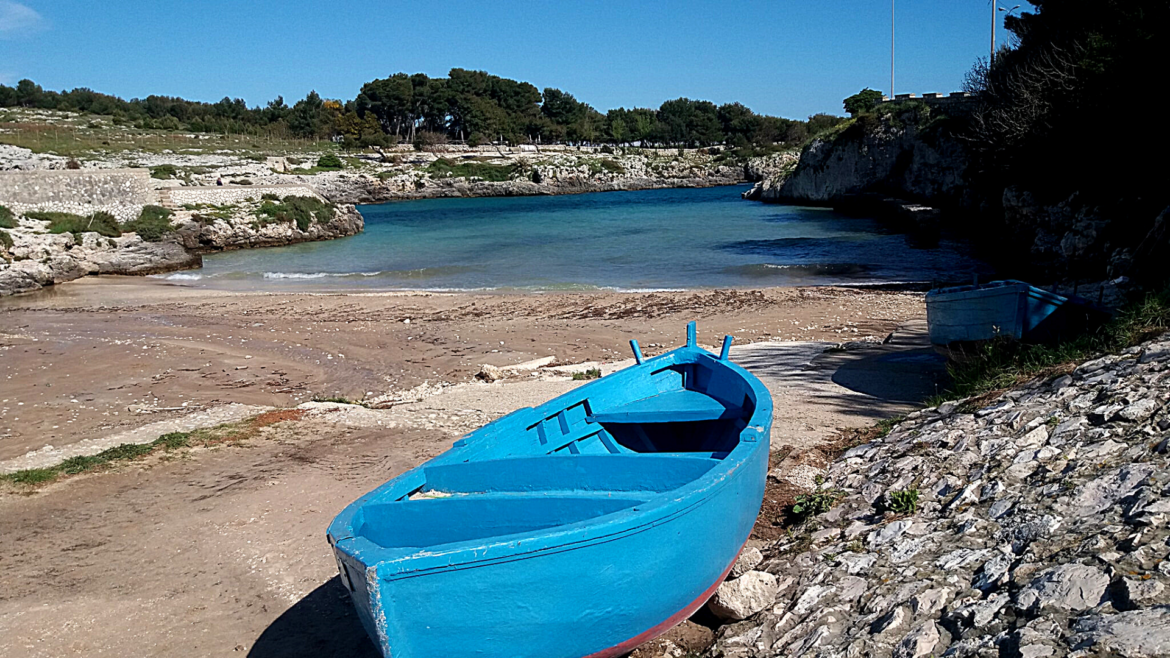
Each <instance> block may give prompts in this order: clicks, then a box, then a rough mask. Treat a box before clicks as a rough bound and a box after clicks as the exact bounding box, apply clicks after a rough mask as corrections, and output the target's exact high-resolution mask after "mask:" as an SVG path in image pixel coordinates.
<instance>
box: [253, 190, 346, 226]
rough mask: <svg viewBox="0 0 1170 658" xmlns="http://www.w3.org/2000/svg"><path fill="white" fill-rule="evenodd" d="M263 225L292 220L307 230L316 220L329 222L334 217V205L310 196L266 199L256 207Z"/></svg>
mask: <svg viewBox="0 0 1170 658" xmlns="http://www.w3.org/2000/svg"><path fill="white" fill-rule="evenodd" d="M256 217H257V218H258V219H259V223H260V225H261V226H263V225H266V224H272V223H276V222H292V223H295V224H296V225H297V228H298V229H300V230H302V231H307V230H308V229H309V225H311V224H312V223H313V222H314V221H315V222H317V223H318V224H328V223H329V222H330V220H332V219H333V205H332V204H329V203H325V202H324V201H322V200H320V199H318V198H316V197H309V196H286V197H284V200H282V201H280V202H273V201H271V200H267V199H266V200H265V201H264V202H263V203H261V204H260V207H259V208H257V209H256Z"/></svg>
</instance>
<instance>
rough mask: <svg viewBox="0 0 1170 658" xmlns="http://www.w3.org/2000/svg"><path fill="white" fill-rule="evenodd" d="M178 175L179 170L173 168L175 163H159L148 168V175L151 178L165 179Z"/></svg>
mask: <svg viewBox="0 0 1170 658" xmlns="http://www.w3.org/2000/svg"><path fill="white" fill-rule="evenodd" d="M178 175H179V170H178V169H176V168H175V165H171V164H164V165H159V166H157V167H151V168H150V177H151V178H158V179H160V180H167V179H170V178H175V177H177V176H178Z"/></svg>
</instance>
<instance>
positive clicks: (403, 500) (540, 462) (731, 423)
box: [354, 358, 755, 549]
mask: <svg viewBox="0 0 1170 658" xmlns="http://www.w3.org/2000/svg"><path fill="white" fill-rule="evenodd" d="M630 370H631V371H634V370H635V369H630ZM640 370H641V372H629V373H628V374H627V373H625V372H623V373H618V374H617V375H614V376H610V377H607V378H605V379H603V380H599V381H598V382H594V383H591V384H589V385H586V386H583V387H581V388H580V389H577V391H575V393H578V395H575V396H574V395H570V396H563V397H562V398H558V399H557V400H554V401H552V402H551V403H549V404H548V405H544V406H542V407H537V408H535V409H530V410H526V412H525V413H523V414H522V415H520V416H519V417H518V418H516V419H513V420H512V422H510V423H503V422H500V423H497V424H496V426H495V427H493V426H492V425H489V426H487V427H485V428H484V430H481V431H498V432H504V433H506V434H508V435H510V436H499V435H497V436H493V437H490V440H485V441H484V444H492V445H506V446H509V447H508V449H506V450H503V451H502V453H501V454H493V453H487V454H479V455H478V456H477V458H474V459H472V458H469V459H466V460H464V461H454V460H450V459H449V460H438V461H437V462H432V463H431V464H428V465H426V466H424V467H423V468H421V469H418V471H416V472H415V474H416V476H415V479H413V480H412V481H411V484H410V485H409V486H408V487H405V488H401V489H398V490H396V491H394V492H393V493H392V495H391V496H389V497H386V498H384V499H382V500H378V499H375V500H371V501H369V502H368V503H367V504H366V505H365V506H363V508H362V510H361V512H360V513H359V515H358V516H357V517H355V519H354V530H355V531H356V534H357V535H359V536H362V537H365V538H366V539H368V540H369V541H371V542H373V543H375V544H377V545H379V546H382V547H384V548H401V549H408V548H424V547H434V546H439V545H446V544H455V543H459V542H467V541H476V540H478V541H486V540H488V539H489V538H497V537H504V536H508V535H518V534H523V533H531V532H537V531H547V530H549V529H550V528H555V527H557V526H566V525H571V524H576V523H581V522H584V521H589V520H592V519H597V518H599V517H602V516H606V515H609V514H613V513H616V512H620V511H623V510H627V509H631V508H635V509H636V507H637V506H638V505H641V504H644V503H647V502H648V501H651V500H652V499H654V498H657V497H660V496H662V495H663V494H666V493H668V492H670V491H674V490H676V489H679V488H681V487H685V486H687V485H689V484H691V483H692V482H694V481H696V480H698V479H699V478H702V477H703V476H704V475H706V474H707V473H708V472H710V471H711V470H712V469H713V468H715V467H716V466H717V465H718V464H719V463H720V462H721V461H722V460H724V459H725V458H726V457H727V456H728V455H729V454H730V453H731V452H732V450H733V449H734V448H735V447H736V446H737V445H738V444H739V442H740V441H741V440H742V439H741V433H742V432H743V430H744V429H745V428H746V427H747V425H748V422H749V420H750V419H751V416H752V413H753V412H754V411H755V404H754V403H753V401H752V399H753V398H752V395H751V390H750V385H749V384H748V383H747V382H746V381H745V380H744V379H743V378H742V377H741V376H740V375H738V374H736V373H734V372H731V369H730V368H727V367H726V366H724V365H723V364H722V363H720V362H719V361H717V360H715V359H714V358H710V359H705V360H699V361H698V362H693V363H684V364H670V365H665V366H663V367H662V368H660V369H640ZM623 375H625V376H624V377H623ZM641 393H645V395H642V394H641ZM553 403H556V404H555V405H554V404H553ZM517 435H519V436H517ZM469 440H470V441H472V442H474V441H475V437H474V436H473V437H469ZM469 447H470V446H469ZM420 476H421V477H420Z"/></svg>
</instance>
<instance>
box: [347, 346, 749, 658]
mask: <svg viewBox="0 0 1170 658" xmlns="http://www.w3.org/2000/svg"><path fill="white" fill-rule="evenodd" d="M729 347H730V339H729V338H728V339H726V340H725V341H724V347H723V350H722V353H721V355H720V356H719V357H716V356H715V355H713V354H711V353H708V352H706V351H704V350H702V349H700V348H698V347H697V345H696V339H695V328H694V325H693V323H692V324H691V325H690V326H688V336H687V346H686V347H683V348H679V349H677V350H674V351H672V352H668V353H666V354H663V355H661V356H658V357H655V358H653V359H650V360H644V359H643V358H642V356H641V353H640V351H639V350H638V349H637V346H636V345H635V355H636V360H637V365H635V366H632V367H630V368H626V369H624V370H622V371H619V372H617V373H614V374H612V375H609V376H607V377H603V378H601V379H599V380H597V381H595V382H591V383H589V384H586V385H584V386H581V387H579V388H576V389H574V390H573V391H571V392H569V393H566V394H564V395H562V396H560V397H558V398H556V399H554V400H550V401H549V402H547V403H545V404H543V405H540V406H538V407H534V408H526V409H521V410H517V411H516V412H513V413H512V414H509V415H508V416H506V417H504V418H501V419H498V420H496V421H495V422H493V423H491V424H489V425H486V426H484V427H483V428H480V429H479V430H476V431H475V432H473V433H472V434H470V435H468V436H467V437H464V438H463V439H460V440H459V441H457V442H456V443H455V445H454V446H453V447H452V449H451V450H449V451H447V452H446V453H444V454H443V455H440V456H439V457H436V458H435V459H433V460H431V461H429V462H427V463H426V464H423V465H422V466H420V467H418V468H415V469H412V470H411V471H408V472H407V473H404V474H403V475H401V476H399V477H397V478H394V479H393V480H391V481H389V482H387V483H385V484H384V485H382V486H381V487H378V488H377V489H375V490H374V491H372V492H370V493H368V494H366V495H365V496H363V497H362V498H360V499H358V500H357V501H355V502H354V503H353V504H351V505H350V506H349V507H347V508H346V509H345V510H344V511H342V513H341V514H339V515H338V516H337V518H335V519H334V521H333V523H332V524H331V525H330V528H329V533H328V538H329V542H330V544H331V545H332V547H333V550H334V554H335V556H336V558H337V561H338V567H339V571H340V573H341V580H342V582H343V583H344V584H345V586H346V587H347V588H348V589H349V591H350V595H351V597H352V599H353V601H354V604H355V606H356V607H357V610H358V614H359V617H360V619H361V621H362V623H363V625H364V626H365V627H366V630H367V631H368V633H369V635H370V637H371V638H373V640H374V641H375V643H376V644H377V645H378V647H379V649H380V650H381V652H382V654H383V655H384V656H387V657H393V658H453V657H458V656H483V657H486V658H491V657H499V658H584V657H591V656H618V655H621V654H623V653H625V652H627V651H629V650H632V649H633V648H634V647H635V646H637V644H640V643H641V642H645V641H647V640H649V639H652V638H653V637H655V636H656V635H657V634H660V633H663V632H665V631H666V630H668V629H669V628H670V627H671V626H673V625H674V624H676V623H678V622H680V621H682V620H683V619H685V618H686V617H687V616H688V615H689V614H691V613H692V612H694V611H695V610H696V609H697V608H698V607H699V606H701V605H702V604H703V603H705V602H706V600H707V598H708V597H709V596H710V595H711V594H712V593H713V592H714V590H715V588H717V587H718V585H719V583H720V582H722V580H723V578H724V577H725V576H726V574H727V572H728V570H729V569H730V567H731V565H732V564H733V563H734V561H735V559H736V557H737V555H738V554H739V551H740V549H741V548H742V547H743V545H744V543H745V542H746V540H747V538H748V535H749V534H750V533H751V529H752V527H753V525H754V523H755V519H756V516H757V514H758V513H759V509H760V504H761V502H762V500H763V495H764V484H765V481H766V477H767V469H768V456H769V448H768V441H769V435H770V429H771V420H772V400H771V395H770V394H769V393H768V391H767V389H766V388H764V386H763V385H762V384H761V383H760V382H759V380H758V379H756V378H755V377H754V376H752V375H751V374H749V373H748V372H747V371H745V370H743V369H742V368H740V367H739V366H736V365H735V364H733V363H731V362H730V361H729V359H728V353H729Z"/></svg>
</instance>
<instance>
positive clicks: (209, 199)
mask: <svg viewBox="0 0 1170 658" xmlns="http://www.w3.org/2000/svg"><path fill="white" fill-rule="evenodd" d="M169 191H170V195H171V201H173V202H174V203H175V205H177V206H180V207H181V206H183V205H198V204H209V205H213V206H222V205H227V204H234V203H239V202H241V201H246V200H249V199H251V200H253V201H258V200H259V199H260V197H261V196H263V195H265V194H275V195H277V196H279V197H281V198H284V197H286V196H308V197H314V198H317V199H321V200H322V201H324V200H325V199H324V198H323V197H322V196H321V195H320V194H318V193H317V191H316V190H314V189H313V188H311V187H309V186H308V185H242V186H235V185H224V186H222V187H220V186H218V185H217V186H215V187H211V186H207V187H172V188H170V190H169Z"/></svg>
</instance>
